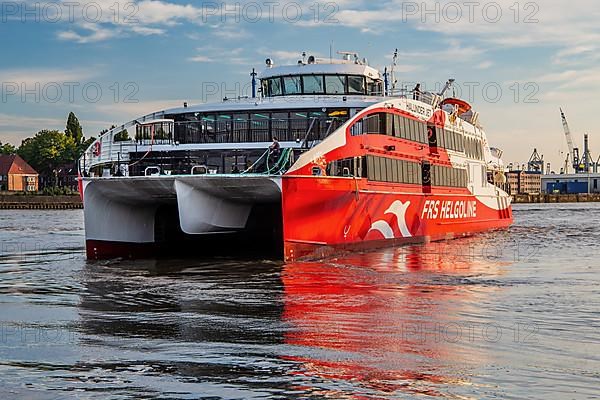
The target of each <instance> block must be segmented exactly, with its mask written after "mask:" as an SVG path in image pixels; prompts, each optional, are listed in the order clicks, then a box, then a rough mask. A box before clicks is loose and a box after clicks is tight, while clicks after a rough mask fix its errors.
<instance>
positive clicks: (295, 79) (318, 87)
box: [261, 74, 383, 97]
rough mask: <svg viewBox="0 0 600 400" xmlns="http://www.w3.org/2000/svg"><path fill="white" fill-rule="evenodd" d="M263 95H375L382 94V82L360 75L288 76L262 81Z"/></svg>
mask: <svg viewBox="0 0 600 400" xmlns="http://www.w3.org/2000/svg"><path fill="white" fill-rule="evenodd" d="M261 85H262V91H263V94H264V95H265V96H267V97H272V96H282V95H301V94H304V95H311V94H332V95H336V94H337V95H344V94H345V95H365V94H369V95H373V96H375V95H377V96H380V95H382V94H383V82H382V81H381V80H376V79H372V78H366V77H364V76H361V75H338V74H335V75H333V74H331V75H323V74H321V75H290V76H284V77H273V78H266V79H263V80H262V82H261Z"/></svg>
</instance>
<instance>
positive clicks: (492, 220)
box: [84, 175, 512, 261]
mask: <svg viewBox="0 0 600 400" xmlns="http://www.w3.org/2000/svg"><path fill="white" fill-rule="evenodd" d="M84 206H85V207H84V212H85V225H86V250H87V255H88V258H91V259H102V258H114V257H129V258H136V257H147V256H159V255H161V254H165V253H168V254H169V255H177V254H179V253H188V254H192V255H195V256H204V255H212V254H219V253H222V254H226V255H231V254H236V253H238V251H239V252H243V253H246V252H249V253H254V252H256V251H260V252H261V253H264V252H265V251H267V252H268V254H269V255H272V256H276V257H279V258H284V259H285V260H286V261H291V260H297V259H301V258H312V257H315V258H316V257H322V256H326V255H328V254H331V253H332V252H335V251H339V250H361V249H368V248H376V247H384V246H390V245H396V244H402V243H415V242H425V241H432V240H442V239H447V238H453V237H459V236H465V235H468V234H471V233H475V232H480V231H486V230H490V229H499V228H505V227H508V226H510V225H511V223H512V211H511V208H510V197H508V195H506V193H504V192H502V191H500V190H497V189H495V190H493V191H492V192H490V193H488V194H486V195H477V196H475V195H473V194H471V193H470V192H469V191H468V190H466V189H447V190H439V189H438V190H434V191H432V192H431V193H424V191H423V188H422V187H421V186H417V185H412V186H411V185H390V184H384V183H380V184H377V183H373V182H368V181H367V180H366V179H358V178H338V177H315V176H291V175H288V176H264V175H256V176H251V175H243V176H241V175H212V176H211V175H202V176H185V177H183V176H182V177H176V176H174V177H171V176H157V177H125V178H123V177H120V178H92V179H84Z"/></svg>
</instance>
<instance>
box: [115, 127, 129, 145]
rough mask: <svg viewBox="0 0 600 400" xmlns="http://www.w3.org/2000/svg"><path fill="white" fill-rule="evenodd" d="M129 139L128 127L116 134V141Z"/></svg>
mask: <svg viewBox="0 0 600 400" xmlns="http://www.w3.org/2000/svg"><path fill="white" fill-rule="evenodd" d="M127 140H130V138H129V132H128V131H127V129H123V130H122V131H121V132H119V133H116V134H115V136H114V141H115V142H125V141H127Z"/></svg>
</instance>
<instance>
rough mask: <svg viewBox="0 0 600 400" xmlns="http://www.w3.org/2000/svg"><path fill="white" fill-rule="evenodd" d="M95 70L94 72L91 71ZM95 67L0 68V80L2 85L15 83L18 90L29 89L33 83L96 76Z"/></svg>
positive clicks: (65, 80)
mask: <svg viewBox="0 0 600 400" xmlns="http://www.w3.org/2000/svg"><path fill="white" fill-rule="evenodd" d="M91 71H96V72H91ZM97 72H98V70H97V68H85V69H84V68H72V69H69V68H21V69H5V70H0V82H2V83H3V84H4V85H7V84H9V83H16V84H17V85H18V86H19V90H21V89H22V88H26V89H30V88H33V87H35V85H38V84H39V85H40V86H44V85H47V84H50V83H52V84H54V83H58V84H63V83H66V82H81V81H85V80H89V79H91V78H93V77H94V76H96V74H97Z"/></svg>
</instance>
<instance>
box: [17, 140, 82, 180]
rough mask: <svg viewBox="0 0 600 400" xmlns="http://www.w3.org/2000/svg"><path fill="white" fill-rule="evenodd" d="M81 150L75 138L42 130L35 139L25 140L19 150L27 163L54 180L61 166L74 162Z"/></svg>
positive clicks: (18, 152)
mask: <svg viewBox="0 0 600 400" xmlns="http://www.w3.org/2000/svg"><path fill="white" fill-rule="evenodd" d="M78 153H79V149H78V146H77V144H76V143H75V141H74V140H73V137H71V136H69V135H66V134H64V133H62V132H59V131H55V130H53V131H49V130H42V131H40V132H38V133H37V134H36V135H35V136H34V137H32V138H27V139H25V140H23V142H22V143H21V146H20V147H19V149H18V150H17V154H19V155H20V156H21V157H23V159H24V160H25V161H27V162H28V163H29V165H31V166H32V167H33V168H35V169H36V170H37V171H38V172H39V173H40V175H42V176H46V177H52V178H54V179H55V180H54V184H56V170H57V168H58V167H59V166H61V165H63V164H67V163H71V162H74V161H75V160H76V159H77V157H78V155H79V154H78Z"/></svg>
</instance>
